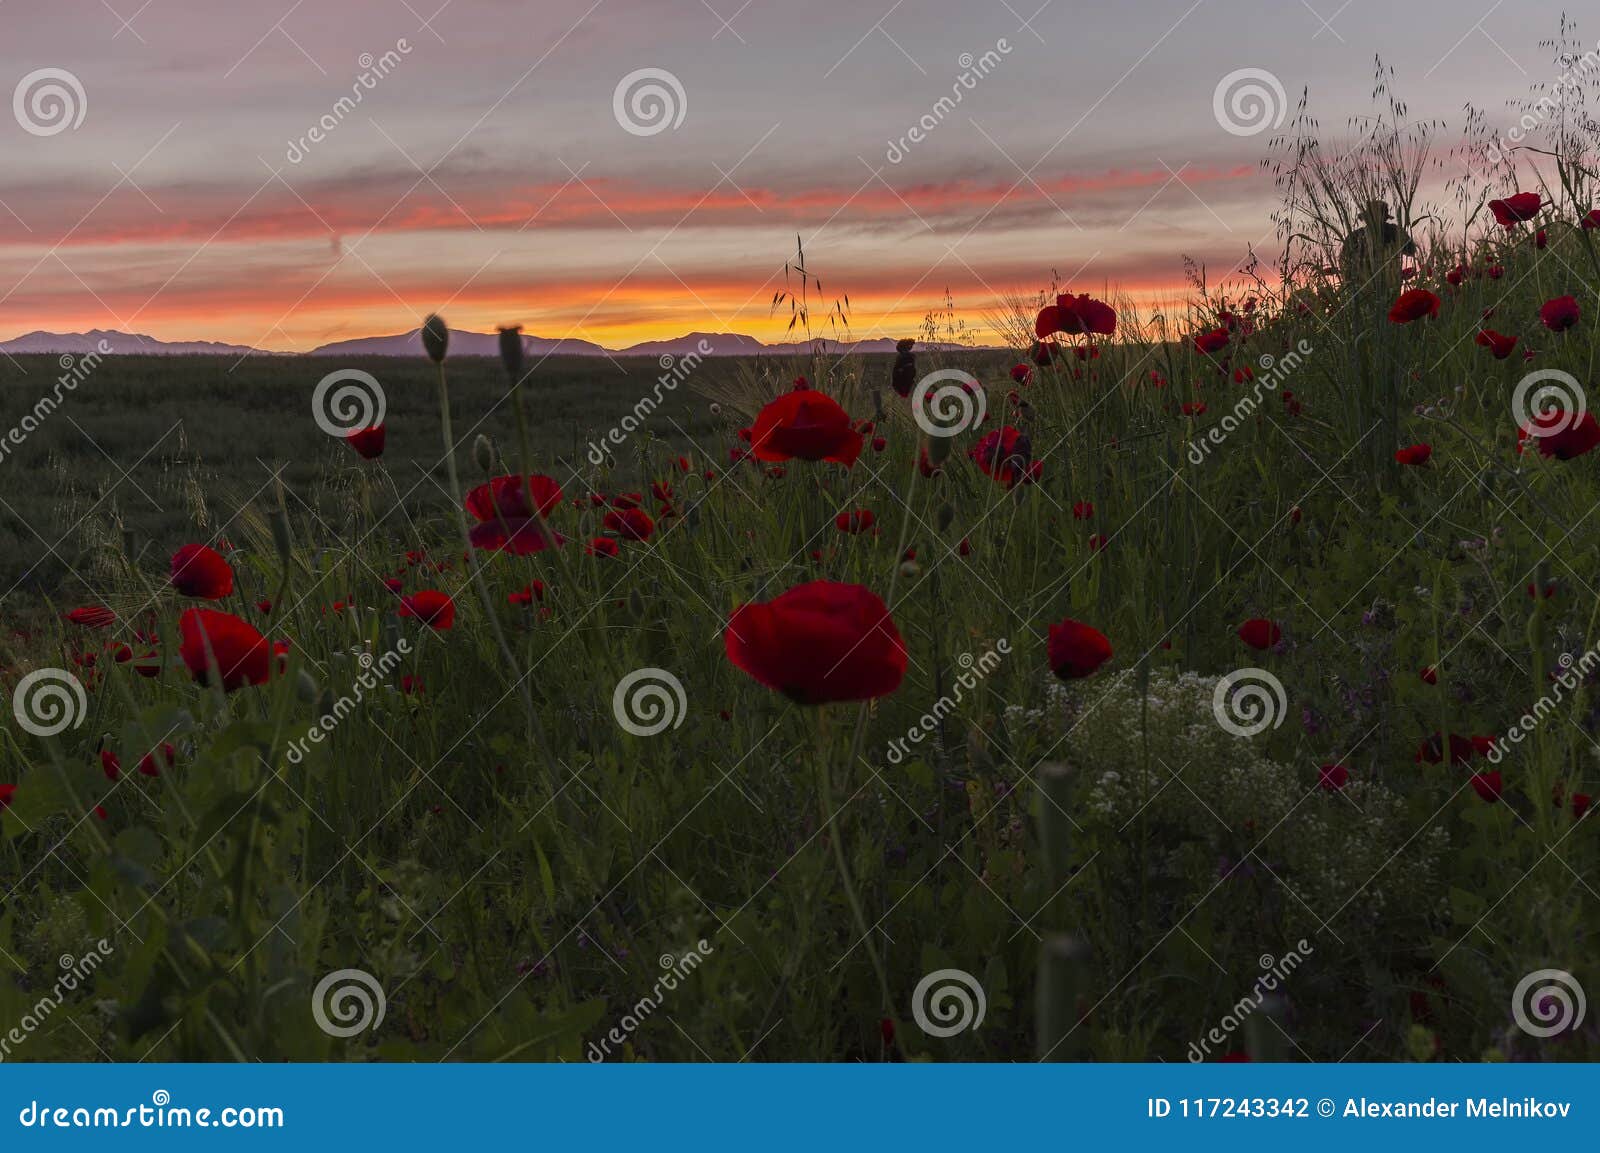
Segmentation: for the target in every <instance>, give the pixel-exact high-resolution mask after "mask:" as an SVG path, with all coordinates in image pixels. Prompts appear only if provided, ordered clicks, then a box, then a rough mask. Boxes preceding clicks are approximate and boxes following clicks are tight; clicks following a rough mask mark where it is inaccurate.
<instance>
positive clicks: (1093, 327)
mask: <svg viewBox="0 0 1600 1153" xmlns="http://www.w3.org/2000/svg"><path fill="white" fill-rule="evenodd" d="M1116 331H1117V312H1116V309H1114V308H1112V307H1111V306H1110V305H1109V304H1107V303H1106V302H1105V301H1103V300H1095V299H1094V298H1093V297H1091V296H1089V295H1088V294H1087V293H1079V294H1078V295H1077V296H1073V295H1072V294H1071V293H1064V294H1062V295H1061V296H1058V297H1056V302H1055V303H1054V304H1049V305H1046V306H1045V307H1044V308H1042V309H1040V310H1039V315H1038V317H1037V318H1036V319H1035V320H1034V322H1033V333H1034V335H1035V336H1037V337H1038V338H1039V339H1040V340H1044V339H1045V338H1047V337H1050V336H1054V335H1055V334H1056V333H1058V332H1064V333H1067V334H1069V335H1073V336H1077V335H1081V334H1083V333H1090V332H1092V333H1098V334H1100V335H1102V336H1111V335H1112V334H1113V333H1115V332H1116Z"/></svg>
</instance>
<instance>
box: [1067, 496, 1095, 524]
mask: <svg viewBox="0 0 1600 1153" xmlns="http://www.w3.org/2000/svg"><path fill="white" fill-rule="evenodd" d="M1093 516H1094V505H1093V504H1091V503H1090V502H1088V501H1086V500H1080V501H1077V502H1075V503H1074V504H1073V506H1072V519H1073V520H1089V519H1090V518H1091V517H1093Z"/></svg>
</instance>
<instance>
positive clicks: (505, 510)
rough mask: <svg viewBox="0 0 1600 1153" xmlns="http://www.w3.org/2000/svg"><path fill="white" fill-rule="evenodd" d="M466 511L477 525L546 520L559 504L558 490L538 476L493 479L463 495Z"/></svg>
mask: <svg viewBox="0 0 1600 1153" xmlns="http://www.w3.org/2000/svg"><path fill="white" fill-rule="evenodd" d="M463 503H465V505H466V508H467V511H468V512H469V513H471V514H472V518H473V519H474V520H476V521H478V522H479V523H486V522H488V521H492V520H497V519H504V520H508V521H509V520H518V519H521V518H524V517H531V516H534V515H535V514H536V513H537V514H540V515H543V516H549V515H550V514H551V513H552V512H554V511H555V509H556V506H557V505H559V504H560V503H561V486H560V485H559V484H557V483H556V482H555V481H553V480H551V479H550V478H549V477H547V476H544V475H542V474H540V473H534V474H533V475H532V476H527V477H522V476H497V477H495V478H494V479H493V480H491V481H489V482H488V483H487V484H480V485H479V486H478V487H477V488H475V489H473V490H472V491H471V492H469V493H467V499H466V500H465V502H463Z"/></svg>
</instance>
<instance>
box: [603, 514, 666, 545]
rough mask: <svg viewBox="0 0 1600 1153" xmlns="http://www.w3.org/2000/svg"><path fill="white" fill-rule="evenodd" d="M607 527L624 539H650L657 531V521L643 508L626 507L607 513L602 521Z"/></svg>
mask: <svg viewBox="0 0 1600 1153" xmlns="http://www.w3.org/2000/svg"><path fill="white" fill-rule="evenodd" d="M602 523H603V524H604V525H605V527H606V529H608V530H609V531H611V532H614V533H616V534H617V535H618V536H620V537H621V538H622V539H623V540H649V539H650V534H651V533H653V532H655V531H656V522H655V521H653V520H651V519H650V514H649V513H647V512H645V511H644V509H642V508H625V509H619V510H616V511H613V512H608V513H606V516H605V520H604V521H603V522H602Z"/></svg>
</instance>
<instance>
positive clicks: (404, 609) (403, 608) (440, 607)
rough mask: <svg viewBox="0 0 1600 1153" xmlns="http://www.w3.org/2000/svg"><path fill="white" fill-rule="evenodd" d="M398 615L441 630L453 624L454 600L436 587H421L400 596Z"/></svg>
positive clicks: (454, 613)
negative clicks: (408, 594)
mask: <svg viewBox="0 0 1600 1153" xmlns="http://www.w3.org/2000/svg"><path fill="white" fill-rule="evenodd" d="M399 615H400V616H402V617H406V618H408V619H412V620H419V621H421V622H422V623H423V624H425V625H427V626H428V627H429V628H430V629H437V630H439V631H440V632H443V631H445V630H446V629H450V628H453V627H454V626H455V623H456V602H455V601H453V600H451V599H450V597H449V595H448V594H446V593H442V592H440V591H439V590H438V589H421V590H420V591H418V592H414V593H412V594H411V595H410V596H404V597H401V598H400V610H399Z"/></svg>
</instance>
